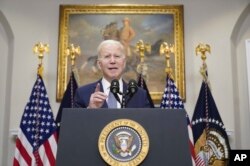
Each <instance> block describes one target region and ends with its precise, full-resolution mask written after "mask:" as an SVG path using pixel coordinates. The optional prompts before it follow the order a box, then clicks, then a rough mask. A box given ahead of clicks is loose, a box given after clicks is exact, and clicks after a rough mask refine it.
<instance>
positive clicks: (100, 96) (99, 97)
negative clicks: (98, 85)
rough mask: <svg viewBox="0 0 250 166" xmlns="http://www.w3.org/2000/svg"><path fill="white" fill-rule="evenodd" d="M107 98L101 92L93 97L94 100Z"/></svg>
mask: <svg viewBox="0 0 250 166" xmlns="http://www.w3.org/2000/svg"><path fill="white" fill-rule="evenodd" d="M107 97H108V96H107V95H106V94H105V93H103V92H96V93H95V95H94V98H98V99H102V100H106V98H107Z"/></svg>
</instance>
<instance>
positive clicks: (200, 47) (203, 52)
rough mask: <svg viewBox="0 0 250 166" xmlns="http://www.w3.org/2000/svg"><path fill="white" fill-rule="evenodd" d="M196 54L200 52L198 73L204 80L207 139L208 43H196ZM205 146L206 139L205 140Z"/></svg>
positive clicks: (207, 130)
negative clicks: (200, 62) (200, 60)
mask: <svg viewBox="0 0 250 166" xmlns="http://www.w3.org/2000/svg"><path fill="white" fill-rule="evenodd" d="M195 52H196V55H198V54H199V53H200V54H201V59H202V67H201V68H200V73H201V75H202V77H203V80H204V82H205V114H206V128H205V131H206V140H208V134H209V122H208V119H209V110H208V75H207V64H206V59H207V56H206V52H208V53H211V49H210V45H208V44H202V43H200V44H198V46H197V47H196V49H195ZM206 147H208V145H207V141H206Z"/></svg>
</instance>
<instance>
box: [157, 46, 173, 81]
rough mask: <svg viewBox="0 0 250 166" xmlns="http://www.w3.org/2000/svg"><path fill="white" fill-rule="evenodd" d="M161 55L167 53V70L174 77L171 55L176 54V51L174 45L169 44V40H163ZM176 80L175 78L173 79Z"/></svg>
mask: <svg viewBox="0 0 250 166" xmlns="http://www.w3.org/2000/svg"><path fill="white" fill-rule="evenodd" d="M159 52H160V55H165V58H166V68H165V72H166V73H167V75H168V76H169V77H170V78H172V79H173V74H172V73H173V69H172V68H171V65H170V57H171V55H174V53H175V47H174V45H171V44H170V45H169V44H168V43H167V42H163V43H162V44H161V46H160V50H159ZM173 80H174V79H173Z"/></svg>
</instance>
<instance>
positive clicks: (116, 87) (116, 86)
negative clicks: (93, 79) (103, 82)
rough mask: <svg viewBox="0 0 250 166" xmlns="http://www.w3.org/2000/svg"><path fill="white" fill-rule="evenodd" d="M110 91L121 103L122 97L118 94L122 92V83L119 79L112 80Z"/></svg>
mask: <svg viewBox="0 0 250 166" xmlns="http://www.w3.org/2000/svg"><path fill="white" fill-rule="evenodd" d="M110 91H111V92H112V93H113V94H114V96H115V98H116V100H117V101H118V102H119V103H121V101H120V98H119V96H118V94H121V92H120V85H119V81H118V80H117V79H114V80H112V81H111V84H110Z"/></svg>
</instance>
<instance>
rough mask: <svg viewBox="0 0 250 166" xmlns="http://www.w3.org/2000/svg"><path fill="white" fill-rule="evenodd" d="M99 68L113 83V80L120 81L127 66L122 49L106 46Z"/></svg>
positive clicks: (111, 45) (102, 51)
mask: <svg viewBox="0 0 250 166" xmlns="http://www.w3.org/2000/svg"><path fill="white" fill-rule="evenodd" d="M97 63H98V66H99V68H100V69H101V71H102V73H103V77H104V78H105V79H107V80H108V81H109V82H111V81H112V80H113V79H120V78H121V75H122V73H123V70H124V69H125V66H126V58H125V55H124V53H123V52H122V50H121V48H120V47H119V46H117V45H114V44H106V45H104V46H103V47H102V49H101V51H100V57H99V58H98V62H97Z"/></svg>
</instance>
